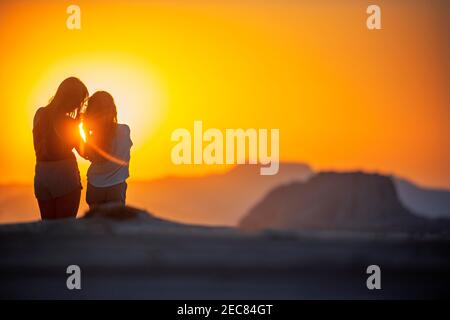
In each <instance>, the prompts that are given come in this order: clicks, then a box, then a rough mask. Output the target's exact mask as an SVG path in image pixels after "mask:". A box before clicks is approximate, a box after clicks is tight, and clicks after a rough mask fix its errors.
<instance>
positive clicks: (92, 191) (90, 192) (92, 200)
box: [86, 183, 108, 209]
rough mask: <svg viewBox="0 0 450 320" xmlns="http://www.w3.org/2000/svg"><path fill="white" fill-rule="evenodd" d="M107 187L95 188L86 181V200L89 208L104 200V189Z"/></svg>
mask: <svg viewBox="0 0 450 320" xmlns="http://www.w3.org/2000/svg"><path fill="white" fill-rule="evenodd" d="M107 189H108V188H97V187H94V186H93V185H92V184H90V183H88V185H87V190H86V202H87V204H88V205H89V209H92V208H93V207H95V206H98V205H99V204H102V203H105V202H106V190H107Z"/></svg>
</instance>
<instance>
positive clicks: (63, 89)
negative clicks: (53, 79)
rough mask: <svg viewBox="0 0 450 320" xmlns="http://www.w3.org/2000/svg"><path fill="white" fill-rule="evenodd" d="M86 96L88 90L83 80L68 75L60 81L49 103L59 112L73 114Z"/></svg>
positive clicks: (76, 112) (78, 109)
mask: <svg viewBox="0 0 450 320" xmlns="http://www.w3.org/2000/svg"><path fill="white" fill-rule="evenodd" d="M88 97H89V92H88V89H87V88H86V86H85V85H84V84H83V82H81V81H80V79H78V78H75V77H70V78H67V79H65V80H64V81H63V82H61V84H60V85H59V87H58V90H57V91H56V94H55V96H54V97H53V99H52V100H51V102H50V105H51V106H54V107H55V109H56V110H57V111H58V112H60V113H64V114H72V115H74V116H75V115H77V114H78V113H79V111H80V108H81V106H82V105H83V103H84V102H85V101H86V99H87V98H88Z"/></svg>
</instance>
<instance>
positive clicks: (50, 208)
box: [38, 199, 56, 220]
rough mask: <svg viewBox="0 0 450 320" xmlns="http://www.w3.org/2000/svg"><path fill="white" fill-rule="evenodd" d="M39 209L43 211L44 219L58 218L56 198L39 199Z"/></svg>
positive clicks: (42, 216) (42, 217)
mask: <svg viewBox="0 0 450 320" xmlns="http://www.w3.org/2000/svg"><path fill="white" fill-rule="evenodd" d="M38 205H39V211H40V212H41V219H42V220H51V219H56V214H55V212H56V211H55V209H56V201H55V199H50V200H39V199H38Z"/></svg>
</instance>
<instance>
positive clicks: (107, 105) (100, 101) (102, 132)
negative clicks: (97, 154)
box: [83, 91, 117, 152]
mask: <svg viewBox="0 0 450 320" xmlns="http://www.w3.org/2000/svg"><path fill="white" fill-rule="evenodd" d="M83 122H84V123H85V124H86V129H87V132H89V139H90V140H91V142H92V143H94V144H95V145H96V146H97V147H98V148H100V149H102V150H103V151H105V152H109V151H110V148H111V145H112V140H113V139H114V136H115V134H116V127H117V108H116V104H115V103H114V98H113V97H112V96H111V95H110V94H109V93H108V92H106V91H97V92H96V93H94V94H93V95H92V96H91V97H90V98H89V100H88V103H87V107H86V111H85V113H84V116H83Z"/></svg>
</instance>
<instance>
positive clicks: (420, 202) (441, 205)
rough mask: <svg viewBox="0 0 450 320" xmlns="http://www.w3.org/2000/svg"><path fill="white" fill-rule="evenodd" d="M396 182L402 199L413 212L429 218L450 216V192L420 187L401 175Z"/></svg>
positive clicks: (395, 179)
mask: <svg viewBox="0 0 450 320" xmlns="http://www.w3.org/2000/svg"><path fill="white" fill-rule="evenodd" d="M394 184H395V187H396V189H397V193H398V196H399V199H400V201H401V202H402V203H403V204H404V205H405V207H407V208H408V209H409V210H411V211H412V212H415V213H417V214H418V215H420V216H426V217H428V218H450V192H449V191H448V190H444V189H432V188H424V187H419V186H417V185H416V184H414V183H412V182H410V181H408V180H406V179H402V178H399V177H395V178H394Z"/></svg>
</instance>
